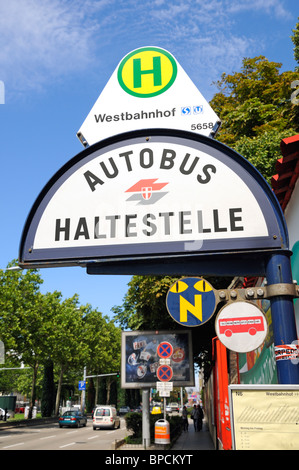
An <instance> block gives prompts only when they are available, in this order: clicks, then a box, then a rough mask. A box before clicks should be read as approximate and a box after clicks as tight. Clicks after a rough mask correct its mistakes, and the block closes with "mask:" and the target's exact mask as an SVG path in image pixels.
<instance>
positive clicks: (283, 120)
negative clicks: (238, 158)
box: [210, 56, 299, 181]
mask: <svg viewBox="0 0 299 470" xmlns="http://www.w3.org/2000/svg"><path fill="white" fill-rule="evenodd" d="M281 65H282V64H280V63H277V62H270V61H269V60H268V59H266V58H265V57H264V56H259V57H254V58H252V59H251V58H245V59H243V64H242V68H241V71H240V72H236V73H234V74H225V73H224V74H223V75H222V77H221V80H219V81H218V82H217V85H218V88H219V92H218V93H216V94H215V96H214V97H213V99H212V100H211V102H210V104H211V106H212V108H213V109H214V111H215V112H216V113H217V114H218V115H219V117H220V119H221V120H222V126H221V128H220V131H219V133H218V135H217V139H218V140H220V141H221V142H223V143H224V144H226V145H228V146H229V147H231V148H234V149H235V150H237V151H238V152H239V153H241V154H242V155H243V156H245V157H246V158H247V159H248V160H249V161H250V162H251V163H253V164H254V165H255V166H256V168H257V169H258V170H259V171H260V173H262V175H263V176H264V177H265V178H266V179H267V180H268V181H269V180H270V178H271V176H272V175H273V174H274V173H275V163H276V160H277V158H278V157H279V156H280V148H279V145H280V141H281V140H282V139H283V138H285V137H288V136H290V135H293V134H295V133H296V132H299V119H298V118H299V116H298V110H297V109H296V106H294V105H293V104H292V103H291V100H290V96H291V92H292V89H291V83H292V82H293V81H294V80H295V79H296V78H298V77H297V74H296V73H295V72H290V71H287V72H283V73H280V68H281Z"/></svg>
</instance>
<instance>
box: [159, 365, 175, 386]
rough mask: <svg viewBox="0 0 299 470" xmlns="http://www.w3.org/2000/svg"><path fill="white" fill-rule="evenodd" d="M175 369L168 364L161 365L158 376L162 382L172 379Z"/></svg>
mask: <svg viewBox="0 0 299 470" xmlns="http://www.w3.org/2000/svg"><path fill="white" fill-rule="evenodd" d="M172 375H173V371H172V368H171V367H170V366H168V365H162V366H159V367H158V369H157V378H158V379H159V380H160V381H161V382H169V380H171V379H172Z"/></svg>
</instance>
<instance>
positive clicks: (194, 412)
mask: <svg viewBox="0 0 299 470" xmlns="http://www.w3.org/2000/svg"><path fill="white" fill-rule="evenodd" d="M198 418H199V412H198V409H197V406H196V405H194V406H193V410H192V413H191V419H193V424H194V431H197V427H198Z"/></svg>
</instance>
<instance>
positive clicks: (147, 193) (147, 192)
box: [141, 186, 153, 201]
mask: <svg viewBox="0 0 299 470" xmlns="http://www.w3.org/2000/svg"><path fill="white" fill-rule="evenodd" d="M152 192H153V188H152V187H151V186H145V187H143V188H141V196H142V197H143V199H145V200H146V201H147V200H148V199H150V198H151V196H152Z"/></svg>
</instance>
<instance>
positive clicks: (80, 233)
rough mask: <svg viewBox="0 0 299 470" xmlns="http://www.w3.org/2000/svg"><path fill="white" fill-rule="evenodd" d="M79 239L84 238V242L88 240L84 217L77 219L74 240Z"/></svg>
mask: <svg viewBox="0 0 299 470" xmlns="http://www.w3.org/2000/svg"><path fill="white" fill-rule="evenodd" d="M79 237H84V238H85V240H89V233H88V228H87V223H86V219H85V217H80V219H79V222H78V225H77V230H76V233H75V237H74V240H78V238H79Z"/></svg>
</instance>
